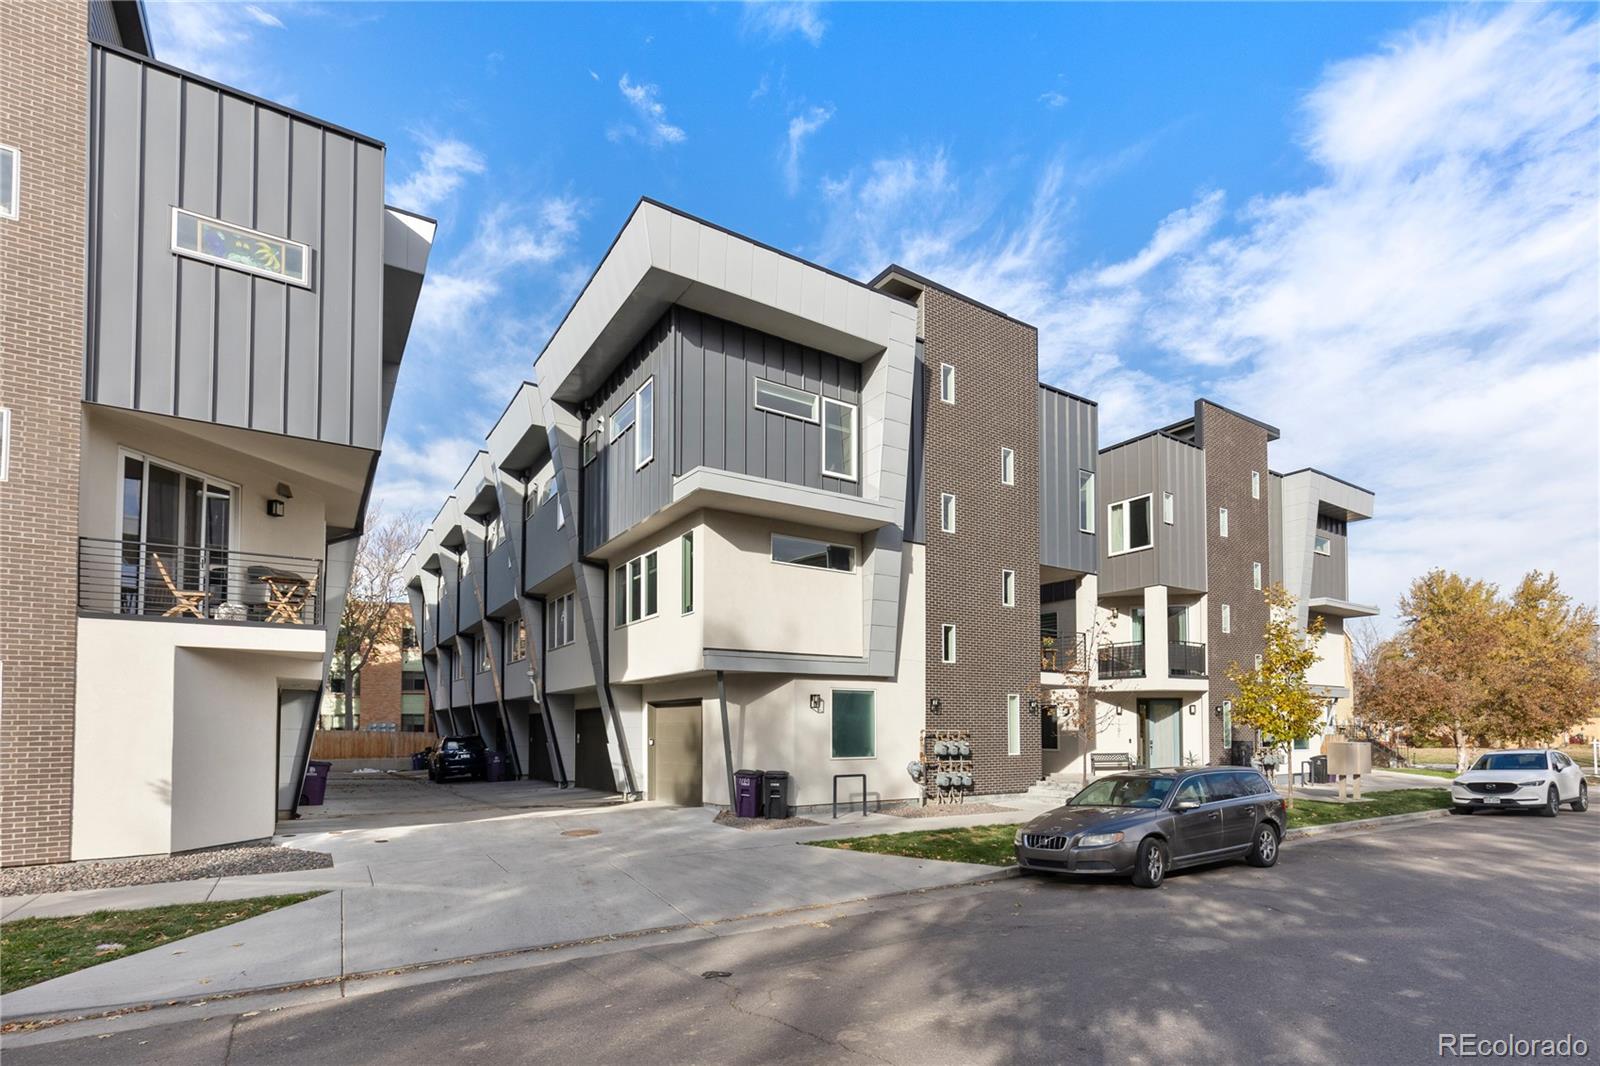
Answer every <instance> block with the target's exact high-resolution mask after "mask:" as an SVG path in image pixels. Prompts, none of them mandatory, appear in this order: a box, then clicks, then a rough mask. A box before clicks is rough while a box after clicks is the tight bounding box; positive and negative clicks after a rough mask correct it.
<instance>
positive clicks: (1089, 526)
mask: <svg viewBox="0 0 1600 1066" xmlns="http://www.w3.org/2000/svg"><path fill="white" fill-rule="evenodd" d="M1078 530H1079V532H1082V533H1093V532H1094V471H1093V470H1080V471H1078Z"/></svg>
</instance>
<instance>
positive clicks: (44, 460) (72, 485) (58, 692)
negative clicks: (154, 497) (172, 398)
mask: <svg viewBox="0 0 1600 1066" xmlns="http://www.w3.org/2000/svg"><path fill="white" fill-rule="evenodd" d="M86 37H87V32H86V22H85V15H84V7H83V5H82V4H81V3H28V4H20V3H7V4H0V42H4V58H3V60H0V143H4V144H7V145H10V146H12V147H14V148H16V149H18V150H19V151H20V153H21V156H22V165H21V182H20V187H19V193H18V199H19V203H20V210H19V214H18V217H17V218H16V219H9V218H0V407H6V408H9V409H10V411H11V462H10V472H9V477H8V478H7V480H6V481H4V482H0V589H4V590H5V591H4V600H3V601H0V602H3V613H0V665H3V670H4V673H3V676H0V685H3V689H0V701H3V703H0V783H3V784H0V790H3V794H0V864H3V865H6V866H19V865H24V864H28V863H41V862H59V861H63V860H65V859H67V858H68V857H69V853H70V849H71V843H72V754H73V719H74V707H73V692H74V685H75V680H76V670H77V542H76V539H75V537H74V532H75V531H76V530H77V528H78V430H79V418H80V413H79V405H80V403H81V402H82V399H83V350H84V349H83V313H84V303H83V292H84V259H83V254H84V253H83V249H84V241H85V239H86V212H87V206H86V203H85V184H86V181H87V176H86V172H85V166H86V163H85V160H86V156H87V152H88V147H87V143H86V137H87V115H86V111H85V109H86V106H87V100H88V74H89V70H88V45H87V41H86Z"/></svg>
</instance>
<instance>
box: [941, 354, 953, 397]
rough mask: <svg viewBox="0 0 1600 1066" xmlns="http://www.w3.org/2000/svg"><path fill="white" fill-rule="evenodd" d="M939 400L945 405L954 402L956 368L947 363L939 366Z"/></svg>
mask: <svg viewBox="0 0 1600 1066" xmlns="http://www.w3.org/2000/svg"><path fill="white" fill-rule="evenodd" d="M939 399H941V400H943V401H944V402H945V403H955V402H956V368H955V367H953V366H951V365H950V364H949V363H941V364H940V366H939Z"/></svg>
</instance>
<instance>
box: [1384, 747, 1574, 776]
mask: <svg viewBox="0 0 1600 1066" xmlns="http://www.w3.org/2000/svg"><path fill="white" fill-rule="evenodd" d="M1556 750H1557V751H1564V752H1566V753H1567V758H1569V759H1571V760H1572V761H1573V762H1575V763H1577V764H1578V765H1579V766H1581V767H1583V768H1584V769H1585V770H1589V769H1591V768H1592V767H1593V765H1594V756H1593V755H1592V754H1591V753H1590V749H1589V745H1587V744H1569V745H1568V746H1566V747H1564V748H1563V747H1558V748H1556ZM1400 754H1402V755H1404V756H1405V757H1406V761H1408V762H1411V763H1433V764H1435V765H1437V766H1454V765H1455V764H1456V749H1454V748H1406V747H1402V748H1401V749H1400ZM1482 754H1483V751H1482V750H1480V749H1478V748H1472V749H1470V750H1469V751H1468V753H1467V755H1468V759H1469V763H1468V765H1470V764H1471V763H1470V760H1471V759H1476V758H1477V757H1478V756H1479V755H1482Z"/></svg>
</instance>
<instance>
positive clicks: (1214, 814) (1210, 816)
mask: <svg viewBox="0 0 1600 1066" xmlns="http://www.w3.org/2000/svg"><path fill="white" fill-rule="evenodd" d="M1221 817H1222V812H1221V811H1212V812H1211V813H1210V814H1208V815H1206V818H1207V819H1209V820H1210V821H1213V822H1214V821H1216V820H1217V819H1218V818H1221Z"/></svg>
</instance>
